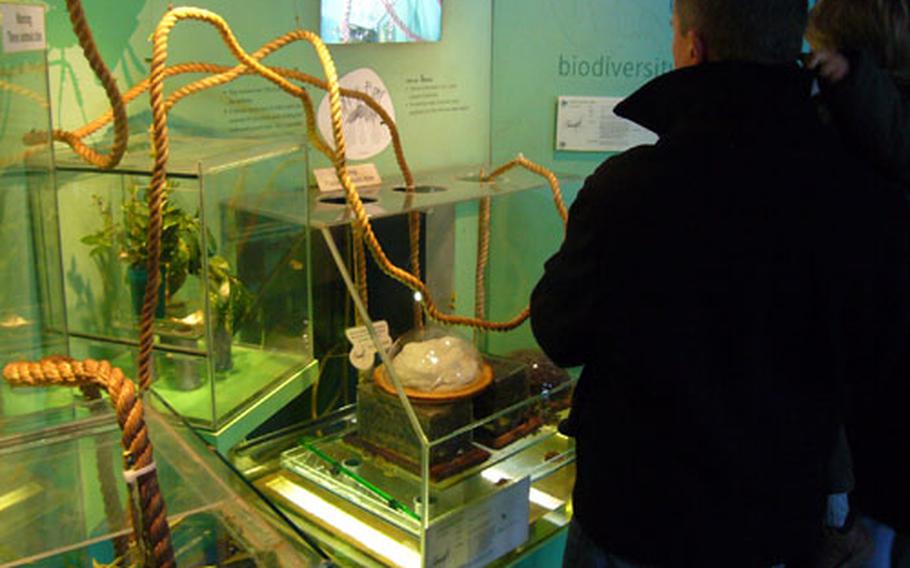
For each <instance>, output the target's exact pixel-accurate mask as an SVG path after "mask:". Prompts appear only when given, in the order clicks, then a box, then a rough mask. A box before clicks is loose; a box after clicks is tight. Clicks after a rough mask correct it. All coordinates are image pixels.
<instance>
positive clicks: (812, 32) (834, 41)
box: [806, 0, 910, 84]
mask: <svg viewBox="0 0 910 568" xmlns="http://www.w3.org/2000/svg"><path fill="white" fill-rule="evenodd" d="M806 39H808V40H809V43H810V44H811V45H812V48H813V49H830V50H837V51H856V50H860V49H862V50H866V51H868V52H870V53H871V54H872V56H873V57H874V58H875V59H876V61H877V62H878V64H879V65H880V66H881V67H882V68H883V69H885V70H887V71H888V72H889V73H891V74H892V75H893V76H894V77H895V79H898V80H901V82H903V83H905V84H910V1H908V0H818V3H816V4H815V6H814V7H813V8H812V11H811V12H810V14H809V27H808V30H807V32H806Z"/></svg>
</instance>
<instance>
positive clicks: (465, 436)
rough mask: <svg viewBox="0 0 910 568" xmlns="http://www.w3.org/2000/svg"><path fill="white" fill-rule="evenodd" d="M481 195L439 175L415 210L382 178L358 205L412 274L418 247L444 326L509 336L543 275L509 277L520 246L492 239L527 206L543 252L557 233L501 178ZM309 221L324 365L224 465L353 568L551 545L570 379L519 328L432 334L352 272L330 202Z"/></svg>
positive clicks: (459, 562)
mask: <svg viewBox="0 0 910 568" xmlns="http://www.w3.org/2000/svg"><path fill="white" fill-rule="evenodd" d="M481 179H482V178H481V175H480V172H479V171H478V170H474V171H470V170H458V171H451V170H450V171H438V172H431V173H428V174H425V175H422V176H421V175H418V176H417V188H416V191H415V192H412V193H406V192H405V191H403V188H404V184H403V181H402V180H401V179H394V178H393V179H390V180H388V181H387V182H386V183H385V184H383V185H382V187H380V188H374V189H372V190H365V191H364V192H363V194H362V196H363V198H364V201H366V202H367V203H366V211H367V213H368V214H369V215H370V220H371V224H372V226H373V228H374V231H375V233H376V236H377V238H378V240H379V242H380V243H381V245H382V247H383V249H384V252H385V253H386V255H387V256H388V257H389V258H390V259H391V260H392V261H393V262H394V263H396V264H397V265H398V266H401V267H405V268H406V267H408V266H409V261H410V258H411V254H410V253H411V250H412V246H413V245H416V246H417V253H418V254H417V257H418V259H419V264H420V266H421V271H420V275H421V278H422V279H423V281H424V282H426V283H427V290H426V292H429V293H430V295H432V297H433V299H434V300H435V303H436V305H437V306H438V307H439V308H440V309H441V310H442V311H443V312H446V313H448V314H457V315H460V316H477V315H479V316H485V315H487V314H497V315H496V317H497V318H498V319H509V318H511V317H513V316H514V315H515V314H516V313H518V312H520V311H521V309H522V308H523V307H524V305H526V303H527V300H528V297H529V295H530V291H531V287H532V286H533V284H534V283H535V282H536V280H537V278H538V277H539V274H540V271H541V270H542V261H541V263H540V264H525V263H519V262H516V261H515V259H516V258H517V257H518V256H520V255H522V254H523V255H524V256H527V255H528V254H529V253H528V252H524V253H522V252H521V250H519V249H521V248H522V247H524V248H528V247H527V244H526V241H527V236H526V235H524V236H523V235H508V234H506V232H507V230H511V231H514V230H515V227H514V226H509V225H508V224H507V223H505V222H503V220H502V219H501V216H502V215H505V214H506V212H507V211H508V210H509V209H514V208H515V207H537V208H538V211H539V215H540V216H552V218H553V220H554V222H553V225H554V226H555V228H556V235H555V236H554V238H553V239H552V241H553V242H554V243H555V245H558V242H559V238H560V236H561V226H560V224H559V217H558V215H557V213H556V212H555V208H553V206H552V204H545V205H543V206H541V201H542V200H543V201H546V202H548V203H549V202H551V201H552V197H551V195H550V191H549V189H548V187H547V183H546V181H545V180H543V178H540V177H537V176H536V175H534V174H531V173H529V172H526V171H524V170H520V169H513V170H511V171H509V172H507V173H505V174H504V175H502V176H499V177H497V178H495V179H494V180H491V181H481ZM563 181H570V183H574V180H563ZM295 198H299V199H302V197H296V196H295ZM310 208H311V215H310V223H311V227H312V228H313V230H314V231H315V232H316V233H317V236H316V237H315V238H314V239H313V246H314V259H315V268H314V274H318V275H319V280H320V283H317V284H314V297H315V299H316V301H317V302H318V303H320V304H322V303H323V302H325V303H327V304H331V303H332V302H336V304H331V305H334V308H333V309H332V313H333V314H335V316H334V318H332V319H330V320H328V321H327V322H322V321H319V314H320V313H321V312H322V310H323V309H327V308H325V306H321V307H320V310H319V311H317V312H316V314H315V315H314V318H315V322H314V333H315V335H316V338H317V350H319V349H322V350H323V352H324V353H327V355H328V357H325V358H324V362H323V361H321V363H324V364H321V373H320V376H319V379H318V382H317V388H314V392H313V397H312V399H313V400H312V404H313V406H312V408H311V409H310V410H311V412H310V413H309V414H307V415H305V416H304V417H301V418H303V420H302V421H301V422H300V423H299V424H297V425H296V426H292V427H290V428H288V429H285V430H282V431H279V432H275V433H273V434H270V435H267V436H264V437H261V438H258V439H253V440H249V441H248V442H247V443H245V444H242V445H241V446H239V447H237V448H235V450H234V451H233V452H232V460H233V462H234V463H235V465H236V466H237V467H238V468H239V469H240V470H241V471H242V472H243V473H244V474H245V475H246V476H247V477H249V478H250V479H251V480H252V481H253V482H254V484H255V485H256V486H257V487H259V488H260V489H261V490H263V491H264V492H265V493H266V494H267V495H269V496H270V497H271V498H272V499H274V500H275V502H276V503H278V504H279V505H280V506H281V507H282V508H283V509H284V510H287V511H288V512H289V513H293V515H294V518H296V519H297V520H298V522H299V523H300V524H301V526H304V527H306V528H307V530H309V531H312V532H314V533H315V534H317V535H318V536H319V538H320V541H321V542H325V543H326V546H328V547H329V548H330V549H331V550H332V551H334V553H335V554H336V555H339V556H341V557H345V558H348V559H350V561H351V562H353V563H355V564H357V565H364V566H384V565H392V566H430V565H433V566H481V565H487V564H489V563H492V562H494V561H495V562H500V563H504V564H506V563H508V562H511V561H514V560H516V559H517V558H519V557H521V556H522V554H523V553H524V552H525V551H528V550H532V549H534V548H535V547H536V546H537V545H538V544H540V543H541V542H543V541H545V540H547V539H548V538H550V537H551V536H553V535H554V534H555V533H557V532H558V531H560V530H561V529H562V528H563V527H564V526H565V525H566V523H567V522H568V519H569V518H570V516H571V514H570V510H569V509H570V504H569V501H570V493H571V487H572V481H573V479H574V465H573V461H574V446H573V444H572V441H571V440H570V439H568V438H566V437H565V436H563V435H562V434H560V433H559V432H558V430H557V424H558V422H559V421H560V420H561V419H562V418H564V417H565V415H566V413H567V408H568V401H569V396H570V392H571V388H572V386H573V384H574V382H573V380H572V379H571V378H570V377H569V375H568V374H566V373H565V371H563V370H561V369H558V368H556V367H555V366H553V365H552V363H549V361H548V360H546V358H545V357H544V356H543V355H542V353H540V351H539V349H536V345H535V344H534V340H533V338H532V336H531V334H530V331H529V330H528V323H527V322H525V323H523V324H521V325H519V326H518V327H516V328H515V329H513V330H511V331H508V332H504V333H502V336H501V337H497V336H496V335H495V333H494V332H486V331H483V332H480V331H474V330H472V329H471V328H465V327H457V326H450V325H440V324H438V323H435V322H433V321H431V320H429V319H428V318H426V314H423V313H422V311H421V310H420V309H419V308H418V303H417V302H416V301H415V300H419V299H421V296H422V295H423V293H415V292H414V291H412V290H410V289H408V288H406V287H404V286H403V285H402V284H400V283H399V282H397V281H396V280H393V279H392V278H390V277H388V276H387V275H386V274H385V273H384V272H383V271H382V270H380V269H379V268H378V266H377V264H376V262H375V261H374V260H373V257H372V256H370V257H369V258H368V259H367V266H366V267H363V265H362V264H361V263H360V262H359V261H358V257H359V254H360V253H359V252H358V250H357V247H356V237H354V236H353V232H354V231H353V230H352V216H351V213H350V210H349V209H348V208H347V207H346V206H345V205H344V199H343V198H339V197H338V196H333V195H316V194H313V195H311V196H310ZM294 209H295V207H294V206H293V205H292V203H291V202H289V201H287V200H286V199H285V198H276V199H275V200H263V201H261V202H260V203H259V209H258V212H259V214H260V215H262V216H264V217H268V218H274V219H280V220H283V221H284V222H287V223H294V222H297V223H302V222H303V220H302V219H301V220H296V221H295V219H294V218H293V215H290V214H288V213H287V212H288V211H293V210H294ZM412 213H416V214H417V217H418V218H419V221H420V230H419V235H418V236H419V238H418V239H417V242H414V241H412V238H411V234H410V233H411V231H410V229H411V228H412V227H409V218H411V219H410V222H413V218H414V216H413V215H411V214H412ZM487 219H491V222H489V223H488V222H487ZM456 235H457V238H456ZM474 235H477V238H474ZM484 243H486V244H484ZM555 245H554V250H555ZM550 253H552V251H550ZM367 255H369V252H367ZM320 261H321V262H322V264H320ZM478 261H479V262H478ZM340 290H343V291H346V293H347V295H346V296H344V295H342V294H341V292H340ZM322 292H324V293H322ZM513 309H514V311H513V312H512V313H509V314H507V315H505V316H504V315H503V313H504V312H505V311H508V310H513ZM415 312H416V313H417V315H415ZM320 338H322V339H323V340H324V341H325V343H324V344H322V345H321V346H320V345H318V344H319V340H320ZM332 338H335V339H336V341H335V343H332V342H331V339H332ZM339 338H340V340H339ZM333 359H334V360H335V361H336V364H335V366H334V367H332V366H331V365H330V363H331V361H332V360H333ZM497 559H499V560H497Z"/></svg>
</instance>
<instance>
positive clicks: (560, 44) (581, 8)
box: [488, 0, 672, 353]
mask: <svg viewBox="0 0 910 568" xmlns="http://www.w3.org/2000/svg"><path fill="white" fill-rule="evenodd" d="M671 14H672V10H671V4H670V0H571V1H560V2H553V1H550V0H497V1H496V2H495V3H494V10H493V80H492V110H491V112H492V118H491V120H492V126H491V134H492V137H491V154H492V157H493V162H494V163H500V162H504V161H506V160H508V159H510V158H512V157H513V156H515V155H516V154H518V153H519V152H521V153H524V154H525V156H527V157H528V158H530V159H532V160H535V161H537V162H540V163H542V164H543V165H545V166H547V167H549V168H551V169H553V170H554V171H556V172H558V173H561V174H570V175H574V176H577V177H576V178H575V179H574V180H567V181H566V182H564V183H563V187H562V189H563V193H564V197H565V200H566V202H567V203H571V202H572V201H573V200H574V198H575V195H576V194H577V192H578V189H579V188H580V186H581V182H582V180H583V178H584V176H587V175H588V174H590V173H591V172H593V170H594V169H595V168H596V167H597V166H598V164H600V163H601V162H602V161H604V160H605V159H606V158H607V157H608V156H609V155H610V154H606V153H599V152H562V151H556V150H555V147H554V146H555V142H554V140H555V135H556V101H557V97H559V96H563V95H568V96H609V97H624V96H627V95H629V94H631V93H632V92H634V91H635V90H636V89H637V88H638V87H640V86H641V85H643V84H644V83H646V82H647V81H648V80H649V79H651V78H653V77H655V76H657V75H658V74H660V73H662V72H664V71H666V70H669V69H670V68H672V54H671V50H670V43H671V39H672V35H671V28H670V17H671ZM492 225H493V230H492V242H491V261H490V265H489V275H488V279H489V282H490V288H491V292H490V293H489V294H488V295H489V299H488V302H489V314H490V316H491V317H493V318H494V319H505V318H508V317H511V316H512V315H514V314H515V313H517V312H518V310H520V309H521V307H522V306H523V305H525V303H526V302H527V300H528V295H529V294H530V292H531V290H532V289H533V286H534V284H535V283H536V282H537V280H538V279H539V278H540V276H541V274H542V273H543V263H544V261H546V259H547V258H549V257H550V256H551V255H552V254H553V253H554V252H555V251H556V250H557V249H558V248H559V244H560V242H561V240H562V235H563V231H562V225H561V222H560V220H559V218H558V217H557V215H556V212H555V209H554V207H553V205H552V197H551V195H550V192H549V191H548V190H547V188H546V187H542V188H541V189H539V190H536V191H533V192H529V193H526V194H522V195H519V196H516V197H515V198H510V199H509V200H508V201H507V202H501V203H495V202H494V207H493V214H492ZM517 267H520V268H517ZM533 344H534V341H533V339H532V337H531V332H530V326H529V324H527V323H526V324H524V325H522V326H521V327H520V328H519V329H518V330H517V331H516V332H513V333H510V334H505V335H502V334H493V335H491V336H490V339H489V343H488V348H489V349H490V350H491V351H493V352H497V353H504V352H508V351H511V350H512V349H517V348H524V347H528V346H530V345H533Z"/></svg>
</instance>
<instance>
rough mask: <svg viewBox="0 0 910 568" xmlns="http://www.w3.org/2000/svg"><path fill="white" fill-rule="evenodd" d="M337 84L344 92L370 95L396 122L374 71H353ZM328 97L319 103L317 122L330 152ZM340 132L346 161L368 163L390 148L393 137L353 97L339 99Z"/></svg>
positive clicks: (381, 82) (360, 102)
mask: <svg viewBox="0 0 910 568" xmlns="http://www.w3.org/2000/svg"><path fill="white" fill-rule="evenodd" d="M338 84H339V85H341V86H342V87H344V88H345V89H351V90H352V91H360V92H361V93H364V94H366V95H369V96H370V97H371V98H372V99H373V100H374V101H376V102H377V103H379V106H381V107H382V108H383V110H385V112H386V113H388V115H389V117H390V118H391V119H392V120H393V121H394V120H395V107H394V106H393V105H392V97H391V95H390V94H389V90H388V88H387V87H386V86H385V83H384V82H383V81H382V78H381V77H379V74H378V73H376V71H373V70H372V69H370V68H368V67H362V68H360V69H355V70H353V71H351V72H350V73H348V74H346V75H344V76H343V77H342V78H341V79H340V80H339V81H338ZM329 107H330V105H329V96H328V94H326V96H325V97H323V98H322V102H321V103H319V112H318V116H317V122H318V124H319V132H320V133H321V134H322V137H323V138H324V139H325V141H326V142H327V143H328V144H329V146H331V147H332V148H334V147H335V144H334V140H335V137H334V133H333V132H332V116H331V109H330V108H329ZM341 116H342V130H343V131H344V139H345V156H346V157H347V158H348V159H349V160H367V159H369V158H372V157H373V156H375V155H376V154H378V153H380V152H382V151H383V150H385V149H386V148H388V147H389V144H391V142H392V135H391V134H390V133H389V129H388V127H386V125H385V123H384V122H383V121H382V118H381V117H380V116H379V115H378V114H377V113H376V111H374V110H373V109H371V108H370V107H369V106H367V103H365V102H363V101H362V100H360V99H355V98H352V97H342V98H341Z"/></svg>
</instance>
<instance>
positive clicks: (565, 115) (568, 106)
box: [556, 97, 657, 152]
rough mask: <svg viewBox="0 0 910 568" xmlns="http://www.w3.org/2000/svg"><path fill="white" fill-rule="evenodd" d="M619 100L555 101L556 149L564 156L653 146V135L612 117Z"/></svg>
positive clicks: (577, 99) (572, 99) (628, 121)
mask: <svg viewBox="0 0 910 568" xmlns="http://www.w3.org/2000/svg"><path fill="white" fill-rule="evenodd" d="M621 100H622V99H621V98H619V97H559V102H558V103H557V112H556V149H557V150H562V151H567V152H620V151H623V150H628V149H629V148H631V147H633V146H638V145H640V144H653V143H654V142H656V141H657V135H655V134H654V133H653V132H651V131H650V130H647V129H645V128H642V127H641V126H639V125H637V124H635V123H634V122H632V121H631V120H626V119H625V118H622V117H619V116H616V115H615V114H613V109H614V108H615V107H616V105H618V104H619V102H620V101H621Z"/></svg>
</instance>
